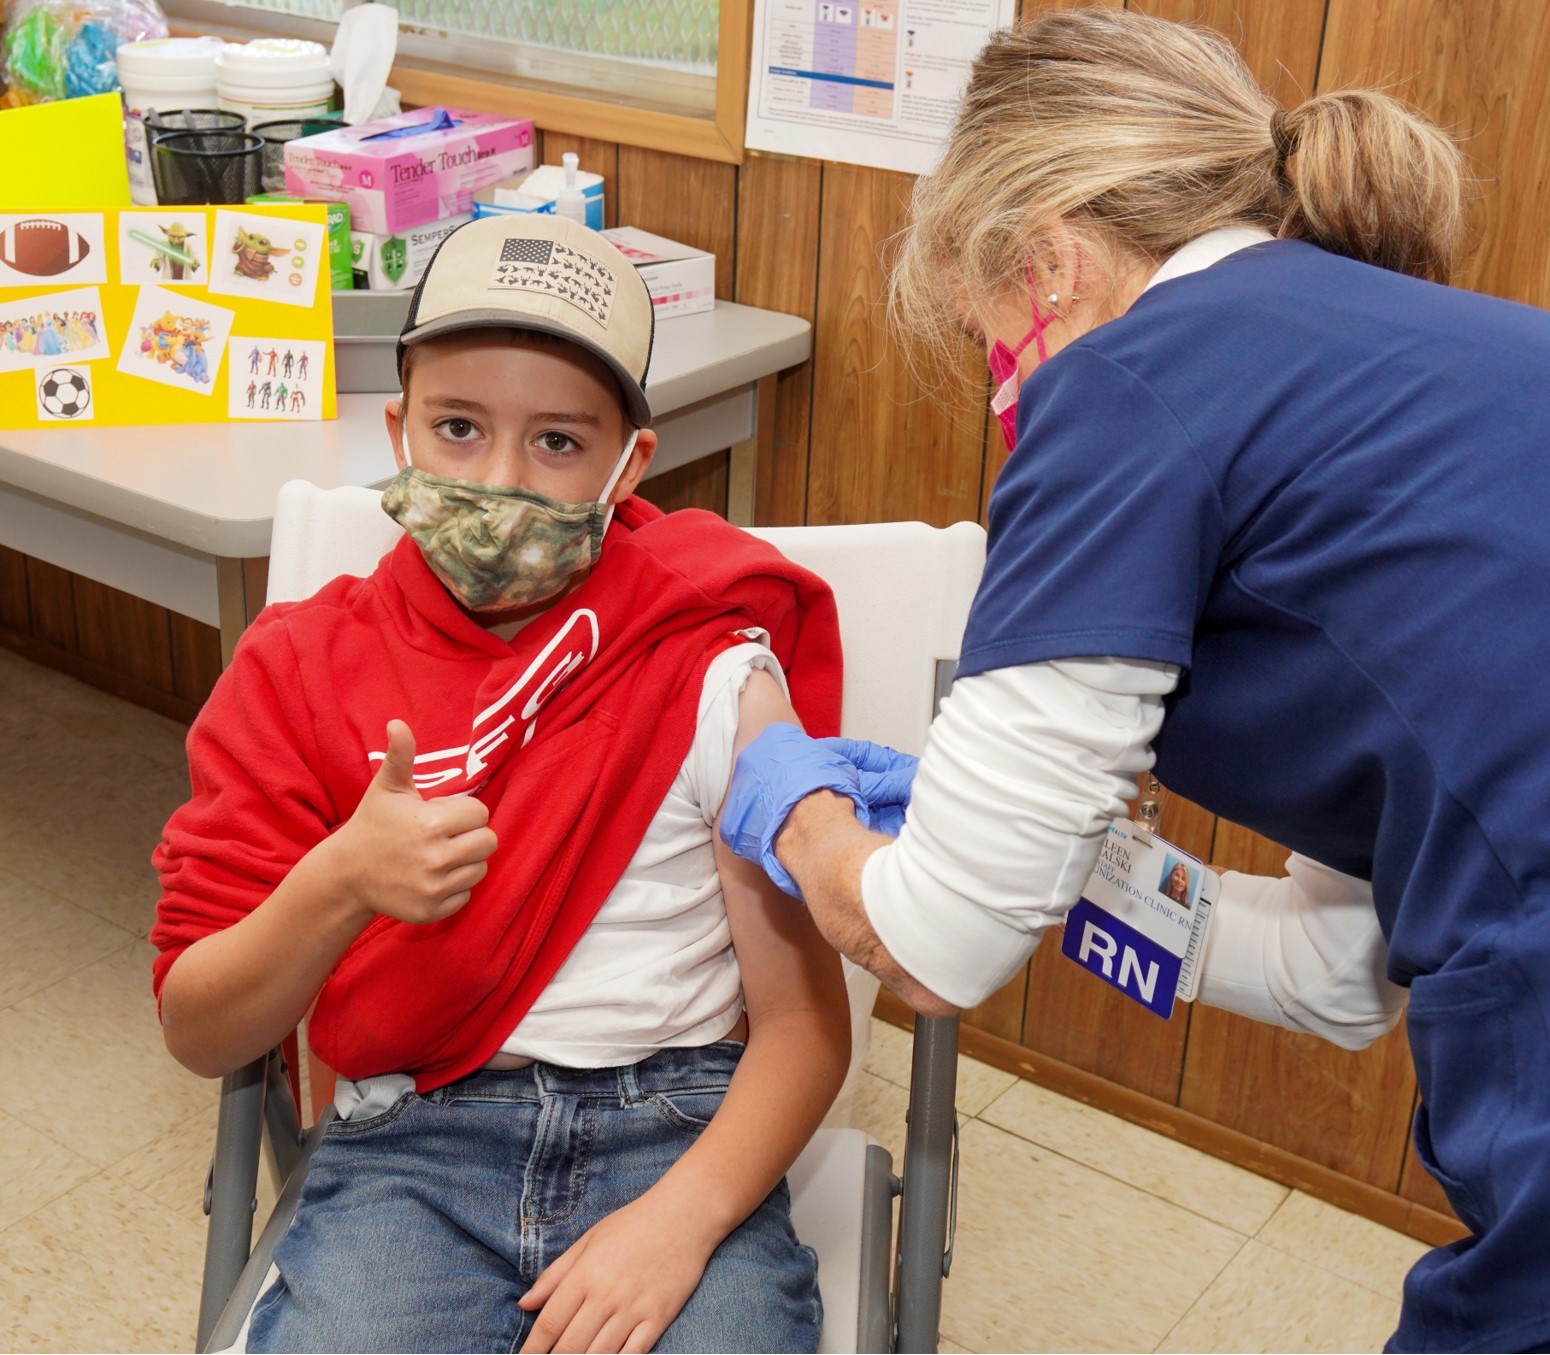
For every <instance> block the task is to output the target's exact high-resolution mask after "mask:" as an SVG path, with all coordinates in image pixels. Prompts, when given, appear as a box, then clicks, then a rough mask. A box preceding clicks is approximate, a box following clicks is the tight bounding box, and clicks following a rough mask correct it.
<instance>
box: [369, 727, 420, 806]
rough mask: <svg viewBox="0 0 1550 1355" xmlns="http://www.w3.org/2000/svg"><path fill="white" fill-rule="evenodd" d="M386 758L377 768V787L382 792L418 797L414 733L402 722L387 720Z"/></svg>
mask: <svg viewBox="0 0 1550 1355" xmlns="http://www.w3.org/2000/svg"><path fill="white" fill-rule="evenodd" d="M387 739H388V746H387V756H386V757H385V758H383V759H382V765H381V766H380V767H378V768H377V785H379V786H381V787H382V789H383V790H406V791H409V792H410V793H411V794H414V795H418V794H419V791H418V790H416V789H415V785H414V732H413V731H412V730H411V729H410V728H409V726H408V725H406V724H405V723H404V722H403V721H402V720H389V721H388V726H387Z"/></svg>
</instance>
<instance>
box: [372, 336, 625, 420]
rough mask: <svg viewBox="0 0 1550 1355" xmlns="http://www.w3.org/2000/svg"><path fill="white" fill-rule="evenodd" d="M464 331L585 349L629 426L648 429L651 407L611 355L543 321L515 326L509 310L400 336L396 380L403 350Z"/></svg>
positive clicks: (402, 357) (399, 371)
mask: <svg viewBox="0 0 1550 1355" xmlns="http://www.w3.org/2000/svg"><path fill="white" fill-rule="evenodd" d="M464 329H516V330H531V331H533V332H535V333H538V334H550V335H553V336H554V337H555V338H557V339H564V340H565V341H566V342H567V343H573V344H575V345H576V347H577V348H584V349H586V350H587V352H589V353H591V354H592V355H593V356H594V357H596V358H597V359H598V360H599V361H601V362H602V363H603V365H604V366H605V367H607V368H608V370H609V371H610V372H612V373H613V374H614V379H615V380H616V381H617V382H618V383H619V393H620V394H621V395H622V396H623V397H624V406H625V410H626V412H627V413H628V414H629V416H630V422H631V423H633V424H634V425H635V426H636V427H637V428H649V427H650V426H651V405H650V403H649V402H648V401H647V399H646V392H645V391H644V390H642V389H641V387H640V386H639V385H638V384H636V381H635V378H634V377H633V376H631V375H630V374H629V373H628V372H627V371H625V370H624V368H623V367H622V366H620V365H619V362H618V360H617V359H616V358H615V357H614V356H613V355H612V354H610V353H608V352H607V351H605V350H604V349H602V348H600V347H598V345H597V344H595V343H588V342H587V340H585V339H583V338H582V337H581V336H580V335H579V334H577V333H576V331H575V330H573V329H567V328H565V326H564V325H560V324H547V323H545V322H544V321H543V320H538V319H527V318H526V317H524V318H523V320H522V323H521V324H516V323H514V322H513V319H512V313H511V312H510V311H509V310H487V311H459V312H457V314H456V315H448V316H443V317H442V318H441V319H439V320H428V321H426V322H425V323H424V324H423V325H416V326H415V328H414V330H413V331H412V332H411V333H409V334H405V335H400V336H399V340H398V373H399V376H400V377H402V376H403V371H404V350H405V349H408V348H413V347H414V346H415V345H416V344H419V343H423V342H424V341H425V340H426V339H434V338H437V337H438V336H440V335H442V334H455V333H457V332H458V331H459V330H464Z"/></svg>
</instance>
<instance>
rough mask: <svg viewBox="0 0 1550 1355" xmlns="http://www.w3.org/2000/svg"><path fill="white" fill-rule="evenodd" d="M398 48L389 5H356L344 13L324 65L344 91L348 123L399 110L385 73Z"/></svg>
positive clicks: (394, 14) (394, 13) (395, 23)
mask: <svg viewBox="0 0 1550 1355" xmlns="http://www.w3.org/2000/svg"><path fill="white" fill-rule="evenodd" d="M397 51H398V10H397V9H395V8H394V7H393V6H392V5H356V6H354V7H353V8H351V9H347V10H346V11H345V12H344V17H343V18H341V19H340V20H339V31H338V32H337V33H336V34H335V35H334V45H333V48H332V50H331V51H330V52H329V56H328V64H329V66H330V68H331V69H332V71H333V74H334V79H335V81H336V82H337V83H338V84H339V86H340V87H341V88H342V89H343V90H344V120H345V122H346V123H348V124H349V125H350V126H352V127H353V126H355V125H356V124H357V123H361V122H370V121H372V120H373V119H374V118H383V117H391V116H393V115H394V114H395V113H397V112H398V111H399V104H398V91H397V90H396V89H389V88H388V83H387V78H388V72H389V71H391V70H392V68H393V56H394V54H395V53H396V52H397Z"/></svg>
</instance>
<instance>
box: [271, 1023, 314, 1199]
mask: <svg viewBox="0 0 1550 1355" xmlns="http://www.w3.org/2000/svg"><path fill="white" fill-rule="evenodd" d="M290 1071H291V1070H289V1069H287V1068H286V1066H285V1060H284V1057H283V1056H282V1054H281V1052H280V1051H279V1050H275V1051H274V1052H273V1053H271V1054H270V1056H269V1072H268V1078H269V1086H268V1091H267V1092H266V1094H265V1096H264V1127H265V1128H266V1129H267V1130H268V1131H269V1133H268V1135H267V1137H266V1140H265V1141H266V1142H267V1143H268V1145H269V1160H270V1162H271V1164H272V1165H273V1167H274V1178H275V1188H276V1190H279V1189H280V1188H282V1187H283V1186H284V1185H285V1183H286V1182H287V1181H288V1180H290V1177H291V1172H292V1171H293V1170H294V1169H295V1167H296V1159H297V1158H299V1157H300V1156H301V1143H302V1139H303V1137H304V1135H303V1132H302V1128H301V1121H300V1119H299V1118H298V1117H297V1113H296V1101H295V1098H294V1097H293V1096H292V1095H291V1088H292V1086H293V1085H294V1084H293V1083H292V1081H291V1079H290V1077H289V1076H288V1073H289V1072H290Z"/></svg>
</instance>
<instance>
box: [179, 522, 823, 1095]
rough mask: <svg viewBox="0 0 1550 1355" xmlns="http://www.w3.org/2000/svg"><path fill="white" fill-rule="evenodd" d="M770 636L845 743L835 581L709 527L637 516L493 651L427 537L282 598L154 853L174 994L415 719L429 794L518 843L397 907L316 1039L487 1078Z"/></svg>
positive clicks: (807, 707)
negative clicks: (749, 640) (425, 912)
mask: <svg viewBox="0 0 1550 1355" xmlns="http://www.w3.org/2000/svg"><path fill="white" fill-rule="evenodd" d="M752 626H757V627H760V628H761V629H763V630H765V631H767V632H769V635H770V647H771V649H772V650H773V651H774V653H775V656H776V658H777V659H778V660H779V662H780V664H781V667H782V668H783V669H784V670H785V673H786V676H787V680H788V682H789V684H790V688H791V700H792V704H793V705H794V706H795V708H796V710H797V713H798V714H799V715H800V716H801V718H802V721H803V723H804V724H805V725H806V727H807V729H808V730H809V732H811V733H813V734H815V735H823V734H832V733H835V732H837V731H838V727H839V713H840V647H839V629H838V624H837V620H836V615H835V610H834V601H833V598H832V596H831V595H830V593H829V590H828V588H827V586H826V585H825V584H824V583H823V582H822V580H820V579H818V578H816V577H815V576H814V575H812V574H810V573H808V572H807V571H805V570H802V569H799V568H798V567H797V566H795V565H793V564H792V563H791V562H790V561H788V560H787V559H785V557H783V556H782V555H780V554H779V552H777V551H776V550H775V549H774V548H773V547H771V546H767V545H765V544H764V543H763V542H760V541H758V540H756V539H755V538H753V537H751V536H749V535H747V534H746V533H744V532H740V531H738V530H737V529H736V528H734V527H731V526H729V525H728V524H727V523H725V522H723V521H722V520H721V519H720V518H717V517H715V516H713V515H712V514H709V513H701V512H692V511H690V512H680V513H673V514H671V515H668V516H664V515H663V514H661V513H660V512H658V511H657V510H656V509H655V508H652V507H651V506H650V505H649V504H646V503H644V502H643V501H641V500H639V499H630V500H628V501H627V502H626V503H625V504H623V505H622V506H621V507H620V509H619V511H618V513H617V514H616V516H615V520H614V523H613V525H612V526H611V527H610V528H609V531H608V537H607V542H606V545H605V547H604V550H603V552H602V555H601V557H600V559H599V561H598V563H597V565H596V566H595V567H594V569H593V571H592V573H591V575H590V577H589V578H588V579H587V581H586V582H585V583H584V584H583V585H582V586H581V587H580V588H578V589H577V590H576V591H575V592H574V593H572V594H570V595H569V596H568V597H566V598H564V599H563V600H562V601H561V602H559V603H557V604H556V605H555V606H554V607H552V608H551V609H550V610H549V611H548V612H546V613H544V614H543V615H542V616H540V617H539V618H538V619H536V620H535V621H533V622H531V623H530V624H529V625H528V626H526V627H525V628H524V629H523V630H522V631H521V632H520V633H519V634H518V635H517V637H516V638H515V639H514V640H512V641H511V642H509V643H508V642H506V641H503V640H500V639H497V638H496V637H495V636H493V635H491V634H490V633H489V632H488V631H486V630H484V629H482V628H481V627H480V626H479V625H478V624H477V623H475V622H474V621H472V620H471V619H470V618H469V617H468V616H467V614H466V613H464V612H463V610H462V609H461V608H460V607H458V605H457V604H456V603H455V602H454V601H453V600H452V598H451V596H450V595H449V594H448V593H447V592H446V590H445V589H444V588H443V587H442V586H441V584H440V583H439V582H438V581H437V580H436V578H435V576H434V575H433V574H432V573H431V572H430V570H429V568H428V567H427V566H426V564H425V561H424V559H423V558H422V557H421V555H420V552H419V550H418V548H417V547H416V546H415V545H414V543H413V542H412V541H411V540H409V539H408V538H407V537H406V538H405V539H404V540H402V541H401V542H399V544H398V545H397V547H395V548H394V550H393V551H391V552H390V553H389V554H388V555H387V556H385V557H384V558H383V560H382V563H381V564H380V565H379V566H378V567H377V570H376V572H375V573H373V574H372V575H371V576H370V577H369V578H366V579H357V578H353V577H346V578H341V579H336V580H335V581H334V582H333V583H331V584H329V585H328V586H327V587H325V588H324V589H323V590H322V591H321V592H319V593H317V594H316V595H315V596H313V597H312V598H309V599H308V600H307V601H305V602H298V603H282V604H279V605H276V606H273V607H269V608H267V609H266V610H265V611H264V612H263V614H262V615H260V616H259V618H258V619H257V620H256V621H255V622H254V623H253V625H252V626H251V627H250V628H249V630H248V631H247V633H246V634H245V635H244V636H243V639H242V643H241V644H240V645H238V647H237V651H236V654H235V656H234V658H233V660H232V664H231V667H230V668H229V669H228V670H227V671H226V672H225V673H224V674H223V675H222V677H221V680H220V682H219V683H217V684H216V688H215V691H214V692H213V693H212V694H211V697H210V699H209V701H208V702H207V703H206V705H205V707H204V709H203V710H202V711H201V712H200V715H199V718H198V720H196V721H195V723H194V726H193V729H192V730H191V731H190V733H189V739H188V757H189V769H190V773H191V775H192V779H193V797H192V799H190V800H189V802H188V803H187V804H185V805H184V806H183V807H182V808H181V809H179V810H178V811H177V812H176V813H175V814H174V815H173V816H172V818H171V820H170V821H169V822H168V824H167V827H166V830H165V831H164V833H163V835H162V841H161V845H160V846H159V847H158V848H157V850H156V852H155V854H154V857H153V861H154V863H155V865H156V867H157V869H158V870H159V871H160V872H161V883H162V898H161V902H160V904H159V906H158V909H157V921H156V926H155V928H154V929H153V931H152V932H151V940H152V941H153V942H154V943H155V944H156V945H157V946H158V947H159V948H160V950H161V952H162V953H161V955H160V956H158V957H157V959H156V962H155V970H154V986H155V990H156V993H157V995H158V997H159V996H160V993H161V986H162V983H163V982H164V981H165V979H166V976H167V971H168V970H169V969H170V968H171V967H172V965H173V963H174V961H175V960H176V959H177V957H178V955H179V954H181V953H182V951H183V950H184V949H185V948H186V947H187V946H189V945H191V944H193V943H194V942H195V941H197V940H199V939H200V938H201V937H204V936H208V935H210V934H211V933H213V932H217V931H220V930H221V929H222V928H224V927H228V926H230V925H231V924H232V923H233V922H236V921H237V920H238V919H240V918H241V917H243V916H244V915H245V914H247V913H248V912H250V911H252V910H253V909H254V908H256V907H258V905H259V904H261V903H262V902H263V901H264V900H265V899H266V898H268V897H269V895H270V893H271V892H272V891H273V890H274V888H275V886H276V885H278V884H279V883H280V881H281V880H283V879H284V878H285V875H286V873H287V872H288V871H289V870H290V868H291V867H292V866H294V865H295V864H296V863H297V862H298V861H299V860H301V858H302V857H303V856H304V855H306V853H307V852H308V851H310V850H311V849H312V848H313V847H314V846H316V845H317V844H318V843H319V842H320V841H322V840H323V838H325V837H327V836H328V834H329V833H331V832H333V831H334V829H336V828H338V827H339V825H340V824H342V823H344V822H345V821H346V820H348V819H349V817H350V816H351V814H353V813H354V811H355V807H356V805H357V804H358V803H359V802H360V799H361V797H362V795H363V794H364V793H365V791H366V787H367V786H368V785H369V784H370V782H371V779H372V777H373V776H374V775H375V774H376V769H377V767H378V766H379V765H380V762H381V758H382V755H383V753H384V751H385V749H386V732H385V731H386V726H387V722H388V721H389V720H391V719H401V720H405V721H407V722H408V724H409V727H410V728H411V729H412V730H413V731H414V736H415V740H416V745H417V747H418V748H420V749H423V750H426V751H424V752H421V753H420V754H419V755H418V756H417V757H416V759H415V768H416V774H415V780H416V783H417V784H418V785H419V787H420V793H421V794H422V795H425V796H435V795H450V794H457V793H460V792H465V791H470V790H473V791H477V793H478V794H479V797H480V799H482V800H483V801H484V803H485V804H486V805H487V806H488V807H489V810H490V827H491V828H492V829H493V830H494V831H495V834H496V836H497V837H498V839H499V841H500V846H499V847H498V848H497V850H496V852H495V854H494V856H492V857H491V858H490V860H489V863H488V864H489V873H488V874H487V875H486V876H485V878H484V879H483V880H482V881H481V882H480V884H479V885H478V886H477V887H476V888H475V889H474V891H473V896H472V898H471V899H470V900H469V902H468V903H467V904H466V905H465V906H464V907H463V908H462V909H460V910H459V911H458V912H457V913H455V914H453V915H452V916H451V917H449V918H445V919H443V920H442V921H440V922H435V923H431V924H428V925H424V926H415V925H411V924H408V923H402V922H399V921H397V920H396V919H393V918H389V917H383V916H378V917H377V918H375V919H374V920H373V921H372V922H371V923H370V924H369V925H368V926H367V927H366V929H365V930H364V931H363V932H362V933H361V935H360V936H359V937H358V938H357V939H356V940H355V942H354V943H353V944H352V945H351V946H350V948H349V950H347V951H346V952H345V954H344V955H343V956H342V957H341V958H340V960H339V963H338V964H337V965H336V966H335V967H334V971H333V973H332V974H331V975H330V976H329V979H328V981H327V982H326V983H325V984H324V985H323V990H322V992H321V994H320V995H319V997H318V1001H317V1006H316V1008H315V1010H314V1012H313V1015H312V1019H311V1023H310V1025H309V1027H308V1029H309V1036H310V1039H311V1040H312V1042H313V1044H314V1046H315V1047H316V1049H317V1051H318V1054H319V1055H320V1057H322V1058H323V1060H324V1061H325V1062H327V1063H328V1064H329V1065H330V1066H331V1067H332V1068H333V1069H334V1070H335V1071H337V1072H338V1073H340V1074H341V1075H342V1076H344V1077H346V1078H350V1079H352V1080H358V1079H360V1078H363V1077H370V1076H372V1075H374V1074H377V1073H387V1072H408V1073H412V1074H413V1075H414V1077H415V1082H416V1085H417V1086H418V1087H419V1089H420V1090H421V1091H422V1092H423V1091H427V1090H430V1089H431V1088H434V1087H438V1086H442V1085H444V1084H445V1083H448V1082H451V1081H454V1080H455V1079H457V1078H459V1077H462V1076H464V1075H465V1074H467V1073H469V1072H471V1071H472V1070H473V1069H475V1068H478V1067H479V1066H481V1065H482V1064H483V1063H485V1062H486V1061H487V1060H488V1059H489V1058H490V1056H491V1055H492V1054H494V1053H495V1051H496V1050H497V1049H499V1048H500V1046H501V1044H502V1043H503V1042H504V1041H505V1040H506V1038H507V1037H508V1036H509V1035H510V1034H511V1032H512V1030H514V1029H515V1028H516V1025H517V1023H518V1022H519V1021H520V1020H521V1019H522V1017H523V1015H524V1014H525V1013H526V1012H527V1010H528V1009H529V1007H531V1006H532V1004H533V1001H534V1000H535V998H536V997H537V996H538V994H539V993H540V992H542V991H543V989H544V987H545V985H546V984H547V983H548V982H549V980H550V979H551V978H552V977H553V976H554V973H555V971H556V970H558V969H559V967H560V965H561V964H562V963H563V962H564V960H565V958H566V956H567V955H568V954H569V953H570V951H571V948H572V947H573V946H574V945H575V944H576V942H577V941H578V940H579V939H580V937H581V934H582V933H583V932H584V931H585V930H586V929H587V927H588V926H589V925H590V924H591V922H592V919H593V917H594V916H595V915H596V914H597V911H598V909H599V908H600V907H602V905H603V902H604V900H605V899H606V898H607V897H608V894H609V893H610V891H612V889H613V887H614V885H615V884H616V883H617V882H618V880H619V877H620V876H621V875H622V874H623V872H624V868H625V866H626V865H627V864H628V863H629V861H630V858H631V857H632V856H633V855H634V854H635V851H636V848H637V847H639V845H640V843H641V840H642V838H643V837H644V836H645V833H646V829H647V827H648V826H649V825H650V823H651V821H652V819H653V818H654V817H655V816H656V813H657V810H658V809H659V808H660V806H661V804H662V800H663V798H664V797H665V796H666V794H667V791H668V788H669V787H670V786H671V784H672V781H673V778H674V776H676V775H677V773H678V770H679V768H680V767H681V765H682V764H683V760H684V758H685V757H686V756H687V755H688V752H689V747H690V744H691V743H692V742H693V738H694V730H695V720H696V715H697V711H698V705H699V697H700V688H701V686H702V684H703V680H704V675H705V669H706V667H707V665H708V663H709V661H710V658H711V656H712V652H713V648H714V647H718V641H721V640H722V639H723V638H724V637H726V636H727V635H728V633H729V632H733V631H738V630H741V629H744V628H745V627H752Z"/></svg>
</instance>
